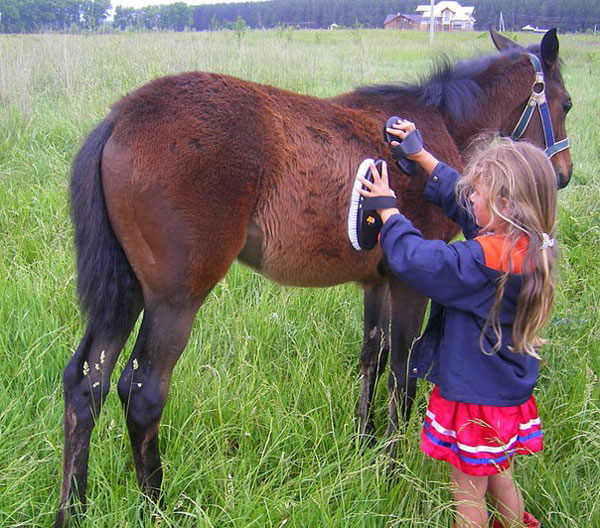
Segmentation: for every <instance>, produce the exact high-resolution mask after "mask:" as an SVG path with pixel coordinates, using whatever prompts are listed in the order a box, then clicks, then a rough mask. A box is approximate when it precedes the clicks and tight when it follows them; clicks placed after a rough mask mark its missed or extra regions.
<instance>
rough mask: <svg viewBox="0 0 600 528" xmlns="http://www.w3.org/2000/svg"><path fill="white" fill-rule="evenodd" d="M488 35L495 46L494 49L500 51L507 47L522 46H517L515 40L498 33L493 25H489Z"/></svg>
mask: <svg viewBox="0 0 600 528" xmlns="http://www.w3.org/2000/svg"><path fill="white" fill-rule="evenodd" d="M490 37H492V42H493V43H494V46H496V49H497V50H498V51H500V52H502V51H506V50H509V49H523V47H522V46H519V45H518V44H517V43H516V42H514V41H512V40H510V39H509V38H508V37H505V36H504V35H501V34H500V33H498V32H497V31H496V30H495V29H494V27H493V26H490Z"/></svg>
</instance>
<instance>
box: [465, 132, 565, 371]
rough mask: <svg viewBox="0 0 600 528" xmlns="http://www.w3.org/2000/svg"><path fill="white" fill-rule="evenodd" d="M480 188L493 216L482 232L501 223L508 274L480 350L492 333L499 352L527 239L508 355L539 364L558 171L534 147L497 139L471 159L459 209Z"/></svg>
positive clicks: (551, 279)
mask: <svg viewBox="0 0 600 528" xmlns="http://www.w3.org/2000/svg"><path fill="white" fill-rule="evenodd" d="M476 185H481V186H482V187H483V188H484V189H486V190H487V193H486V194H487V206H488V209H489V211H490V223H489V224H488V225H487V226H481V232H485V231H486V230H489V229H490V227H491V226H492V225H493V224H495V223H496V222H499V221H500V222H502V223H503V227H504V226H505V230H504V231H503V234H505V235H506V243H505V253H504V257H505V258H506V261H507V271H506V272H505V273H503V275H501V277H500V279H499V280H498V283H497V287H496V296H495V300H494V304H493V305H492V308H491V310H490V313H489V315H488V318H487V320H486V322H485V325H484V328H483V330H482V333H481V337H480V347H481V349H482V350H484V348H483V342H484V337H485V333H486V331H487V330H488V329H489V328H490V327H491V328H492V330H493V332H494V335H495V337H496V343H495V345H494V347H493V348H492V350H491V351H490V352H489V353H495V352H497V351H498V350H499V349H500V347H501V345H502V330H501V326H500V306H501V303H502V298H503V296H504V289H505V286H506V283H507V281H508V278H509V275H510V272H511V270H513V262H512V259H511V255H512V253H513V251H514V249H515V247H516V245H517V243H518V242H519V240H520V239H522V237H523V236H526V237H527V239H528V248H527V253H526V255H525V258H524V260H523V265H522V269H521V273H522V286H521V291H520V294H519V299H518V304H517V313H516V317H515V321H514V323H513V327H512V340H513V345H512V347H510V350H511V351H513V352H517V353H526V354H529V355H531V356H533V357H536V358H538V359H539V355H538V352H537V349H538V347H539V346H540V345H541V344H542V343H543V340H542V339H541V338H540V337H539V333H540V330H541V329H542V327H543V326H544V325H545V324H546V322H547V321H548V319H549V317H550V312H551V308H552V303H553V301H554V284H555V270H554V268H555V264H556V255H557V251H556V244H553V245H551V246H550V247H547V246H548V244H547V243H546V244H544V239H545V238H546V237H544V235H549V236H550V237H551V238H552V239H553V236H554V229H555V226H556V193H557V180H556V176H555V174H554V169H553V167H552V164H551V163H550V160H549V159H548V157H547V156H546V155H545V154H544V152H543V151H542V150H540V149H539V148H537V147H535V146H534V145H531V144H530V143H526V142H523V141H519V142H515V141H512V140H510V139H506V138H504V139H499V140H497V141H496V142H495V144H494V145H493V146H491V147H487V148H485V149H483V150H482V149H478V152H477V153H475V154H474V155H473V156H472V158H471V160H470V162H469V164H468V166H467V169H466V171H465V174H464V176H463V177H462V178H461V179H460V180H459V183H458V185H457V195H458V198H459V203H461V204H467V203H469V201H468V197H469V195H470V193H471V192H472V191H473V189H474V188H475V186H476ZM542 245H544V249H542Z"/></svg>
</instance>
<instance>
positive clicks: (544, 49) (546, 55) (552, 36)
mask: <svg viewBox="0 0 600 528" xmlns="http://www.w3.org/2000/svg"><path fill="white" fill-rule="evenodd" d="M540 53H541V55H542V60H543V61H544V65H545V66H546V68H548V70H552V69H554V67H555V66H556V65H557V64H558V37H557V36H556V28H552V29H550V30H548V31H546V33H545V34H544V37H543V38H542V43H541V45H540Z"/></svg>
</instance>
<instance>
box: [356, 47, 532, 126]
mask: <svg viewBox="0 0 600 528" xmlns="http://www.w3.org/2000/svg"><path fill="white" fill-rule="evenodd" d="M527 51H530V52H532V53H534V52H537V51H539V45H534V46H531V47H529V48H528V49H527ZM522 55H523V50H522V49H510V50H507V51H504V52H502V53H499V54H498V53H496V54H493V55H484V56H481V57H477V58H474V59H468V60H461V61H458V62H456V63H453V62H452V61H451V60H450V59H449V58H448V57H447V56H445V55H442V56H441V57H440V58H438V59H437V60H436V61H435V62H434V65H433V68H432V71H431V72H430V73H429V75H427V76H425V77H422V78H421V79H420V80H419V81H418V82H416V83H390V84H381V85H372V86H361V87H359V88H358V89H357V90H358V91H359V92H361V93H364V94H370V95H376V96H402V95H404V96H409V97H414V98H416V99H417V100H419V101H420V102H421V103H422V104H424V105H426V106H429V107H433V108H437V109H438V110H440V112H442V114H444V115H445V116H447V117H448V118H449V119H450V120H451V121H452V122H454V123H457V122H459V121H463V120H469V119H471V118H472V117H473V116H474V115H475V113H476V111H477V109H478V108H479V104H480V102H481V99H482V97H483V95H484V92H483V89H482V87H481V85H480V79H481V78H482V76H483V74H484V73H485V72H486V71H487V70H488V69H490V68H491V67H493V66H494V65H495V64H496V63H498V62H499V61H500V60H501V59H504V60H508V63H513V62H516V61H517V60H518V59H519V58H520V57H522Z"/></svg>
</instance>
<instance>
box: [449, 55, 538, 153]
mask: <svg viewBox="0 0 600 528" xmlns="http://www.w3.org/2000/svg"><path fill="white" fill-rule="evenodd" d="M534 79H535V74H534V71H533V68H532V66H531V63H530V61H529V58H528V57H527V55H526V54H524V55H522V56H520V57H517V58H514V57H513V58H511V57H509V56H504V55H501V56H499V57H498V60H497V61H494V62H493V63H492V64H490V67H489V68H487V69H486V70H485V71H484V72H482V73H481V74H480V75H479V76H478V78H477V80H478V82H479V85H480V86H481V88H482V90H483V92H484V96H483V97H482V98H481V102H480V104H479V106H478V108H477V109H476V110H475V112H474V114H473V117H472V118H471V119H470V120H468V121H463V122H461V123H455V124H451V125H449V129H450V132H451V134H452V136H453V138H454V141H455V142H456V145H457V147H458V149H459V151H460V152H461V153H465V152H466V151H467V150H468V147H469V144H470V143H471V141H472V140H473V138H474V137H476V136H478V135H481V134H486V133H489V134H495V133H501V134H503V135H510V134H511V132H512V129H513V127H514V126H515V125H516V123H517V121H518V119H519V116H520V115H521V113H522V112H523V109H524V107H525V104H526V101H527V99H528V98H529V95H530V94H531V86H532V83H533V81H534Z"/></svg>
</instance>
